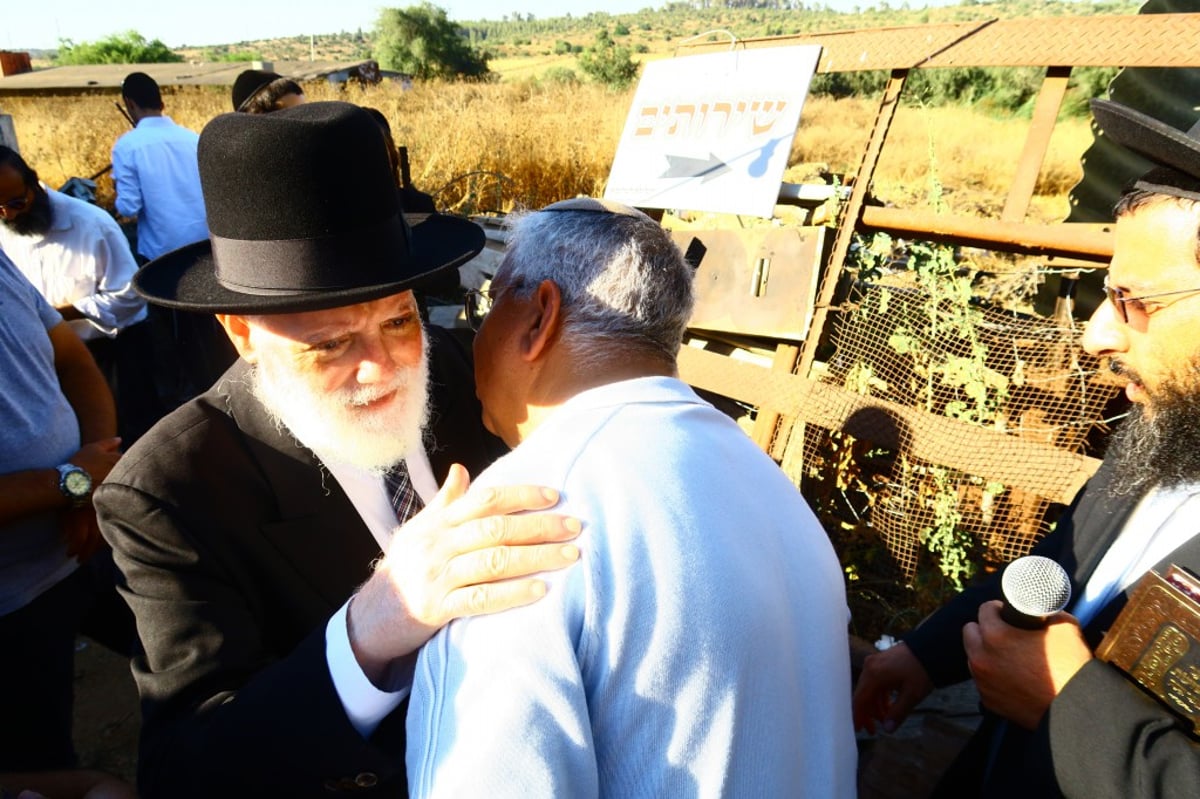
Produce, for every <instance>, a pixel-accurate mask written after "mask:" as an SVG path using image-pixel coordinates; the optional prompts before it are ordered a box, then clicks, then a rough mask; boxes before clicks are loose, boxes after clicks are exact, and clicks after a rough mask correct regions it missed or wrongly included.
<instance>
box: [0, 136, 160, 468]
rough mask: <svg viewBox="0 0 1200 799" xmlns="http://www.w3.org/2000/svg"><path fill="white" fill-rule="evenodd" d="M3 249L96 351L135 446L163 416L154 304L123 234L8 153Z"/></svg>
mask: <svg viewBox="0 0 1200 799" xmlns="http://www.w3.org/2000/svg"><path fill="white" fill-rule="evenodd" d="M0 248H3V249H4V251H5V252H6V253H7V254H8V256H9V258H10V259H11V260H12V261H13V262H14V263H15V264H16V265H17V268H18V269H20V270H21V272H22V273H23V274H24V275H25V277H26V278H28V279H29V282H31V283H33V285H34V286H36V287H37V289H38V291H40V292H41V293H42V296H43V297H45V298H46V300H47V301H48V302H49V303H50V304H51V305H53V306H54V307H55V309H56V310H58V312H59V313H60V314H62V316H63V318H64V319H65V320H67V324H69V325H70V326H71V329H72V330H74V331H75V333H76V334H77V335H78V336H79V337H80V338H81V339H83V341H84V343H85V344H87V345H88V349H89V350H91V353H92V356H93V357H94V358H95V359H96V363H97V365H98V366H99V367H100V370H101V372H103V373H104V375H105V378H106V379H107V381H108V385H109V388H110V389H112V391H113V394H114V396H115V398H116V402H117V424H118V428H119V431H120V433H121V438H122V440H123V441H125V442H126V444H127V445H128V444H132V443H133V442H134V441H136V440H137V439H138V437H139V436H141V434H142V433H144V432H145V431H146V430H148V429H149V428H150V425H152V424H154V422H156V421H158V418H159V417H160V416H161V415H162V411H161V407H160V405H159V402H158V396H157V392H156V391H155V388H154V381H153V376H152V375H151V370H150V369H149V368H148V364H150V363H151V359H152V357H153V345H152V342H151V339H150V329H149V325H147V324H146V323H145V322H146V301H145V300H143V299H142V298H141V297H139V296H138V294H137V292H136V291H134V290H133V285H132V280H133V273H134V272H136V271H137V263H136V262H135V261H134V259H133V252H132V251H131V250H130V249H129V242H128V240H127V239H126V238H125V234H124V233H122V232H121V228H120V227H119V226H118V225H117V223H116V221H115V220H114V219H113V218H112V217H111V216H109V214H108V213H107V212H106V211H104V210H103V209H101V208H98V207H96V206H94V205H92V204H91V203H87V202H84V201H83V200H77V199H75V198H74V197H68V196H67V195H65V194H60V193H59V192H57V191H54V190H53V189H49V188H46V187H45V186H43V185H42V184H41V183H40V182H39V181H38V176H37V172H36V171H34V169H33V168H32V167H30V166H29V165H28V164H27V163H25V160H24V159H23V158H21V156H20V154H19V153H17V152H16V151H15V150H13V149H11V148H8V147H4V146H0Z"/></svg>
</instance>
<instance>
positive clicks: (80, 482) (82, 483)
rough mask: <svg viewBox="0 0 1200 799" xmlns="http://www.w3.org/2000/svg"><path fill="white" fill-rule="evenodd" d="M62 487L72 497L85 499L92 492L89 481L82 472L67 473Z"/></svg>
mask: <svg viewBox="0 0 1200 799" xmlns="http://www.w3.org/2000/svg"><path fill="white" fill-rule="evenodd" d="M63 485H64V486H66V489H67V491H68V492H70V493H71V495H72V496H76V497H86V496H87V494H88V492H89V491H91V490H92V481H91V479H90V478H89V477H88V476H87V475H86V474H84V473H83V472H68V473H67V476H66V477H64V478H63Z"/></svg>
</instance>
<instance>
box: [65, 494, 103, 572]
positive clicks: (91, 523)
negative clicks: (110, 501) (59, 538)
mask: <svg viewBox="0 0 1200 799" xmlns="http://www.w3.org/2000/svg"><path fill="white" fill-rule="evenodd" d="M59 527H60V528H61V529H62V533H63V537H64V538H66V539H67V556H68V557H72V558H75V560H77V561H79V562H80V563H87V561H88V559H89V558H91V557H92V555H95V554H96V553H97V552H98V551H99V550H100V548H101V547H102V546H104V539H103V538H102V537H101V536H100V525H99V523H98V522H97V521H96V509H95V508H93V507H91V506H90V505H89V506H87V507H84V508H67V509H66V510H64V511H61V512H60V513H59Z"/></svg>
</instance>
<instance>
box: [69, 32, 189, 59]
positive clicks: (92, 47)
mask: <svg viewBox="0 0 1200 799" xmlns="http://www.w3.org/2000/svg"><path fill="white" fill-rule="evenodd" d="M54 60H55V62H56V63H58V64H162V63H170V62H175V61H182V60H183V56H180V55H178V54H176V53H174V52H172V51H171V48H169V47H167V46H166V45H165V44H163V43H162V42H160V41H159V40H158V39H151V40H149V41H147V40H146V37H145V36H142V34H140V33H138V32H137V31H126V32H124V33H115V34H113V35H112V36H109V37H108V38H106V39H100V40H99V41H96V42H80V43H79V44H75V43H74V42H72V41H71V40H70V39H60V40H59V42H58V55H56V56H55V59H54Z"/></svg>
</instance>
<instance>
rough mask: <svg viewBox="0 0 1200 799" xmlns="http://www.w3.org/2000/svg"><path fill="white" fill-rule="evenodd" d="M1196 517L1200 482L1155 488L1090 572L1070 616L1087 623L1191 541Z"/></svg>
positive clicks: (1199, 511)
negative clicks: (1164, 559) (1116, 597)
mask: <svg viewBox="0 0 1200 799" xmlns="http://www.w3.org/2000/svg"><path fill="white" fill-rule="evenodd" d="M1197 516H1200V485H1197V484H1188V485H1183V486H1179V487H1177V488H1170V489H1158V488H1156V489H1154V490H1152V491H1151V492H1150V493H1148V494H1146V496H1144V497H1142V500H1141V501H1140V502H1139V503H1138V505H1137V507H1136V508H1134V509H1133V513H1132V514H1130V516H1129V519H1128V520H1127V521H1126V522H1125V526H1124V527H1122V528H1121V533H1120V535H1118V536H1117V539H1116V540H1115V541H1113V543H1112V545H1111V546H1110V547H1109V548H1108V552H1106V553H1105V555H1104V557H1103V558H1102V559H1101V561H1100V563H1099V564H1098V565H1097V566H1096V570H1095V571H1094V572H1092V576H1091V579H1089V580H1088V583H1087V585H1086V586H1084V589H1083V592H1082V595H1081V596H1080V597H1079V600H1078V601H1077V602H1076V603H1075V605H1074V606H1073V607H1072V608H1071V615H1073V616H1074V617H1075V618H1077V619H1078V620H1079V623H1080V624H1081V625H1083V626H1087V624H1088V622H1090V621H1091V620H1092V618H1093V617H1094V616H1095V615H1096V613H1097V612H1098V611H1099V610H1100V609H1101V608H1103V607H1104V606H1105V605H1106V604H1108V602H1109V600H1111V599H1112V598H1113V597H1114V596H1116V595H1117V594H1119V593H1120V592H1122V591H1124V590H1125V589H1126V588H1128V587H1129V586H1131V585H1133V584H1134V583H1135V582H1137V581H1138V579H1139V578H1141V576H1142V575H1143V574H1145V573H1146V572H1147V571H1149V570H1150V569H1151V568H1153V566H1154V565H1155V564H1156V563H1158V562H1159V561H1161V560H1162V559H1163V558H1165V557H1167V556H1168V555H1170V554H1171V553H1172V552H1174V551H1175V550H1176V549H1178V548H1179V547H1181V546H1183V545H1184V544H1186V543H1187V542H1188V541H1190V540H1191V539H1192V536H1194V535H1196V533H1197V525H1196V518H1197Z"/></svg>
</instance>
